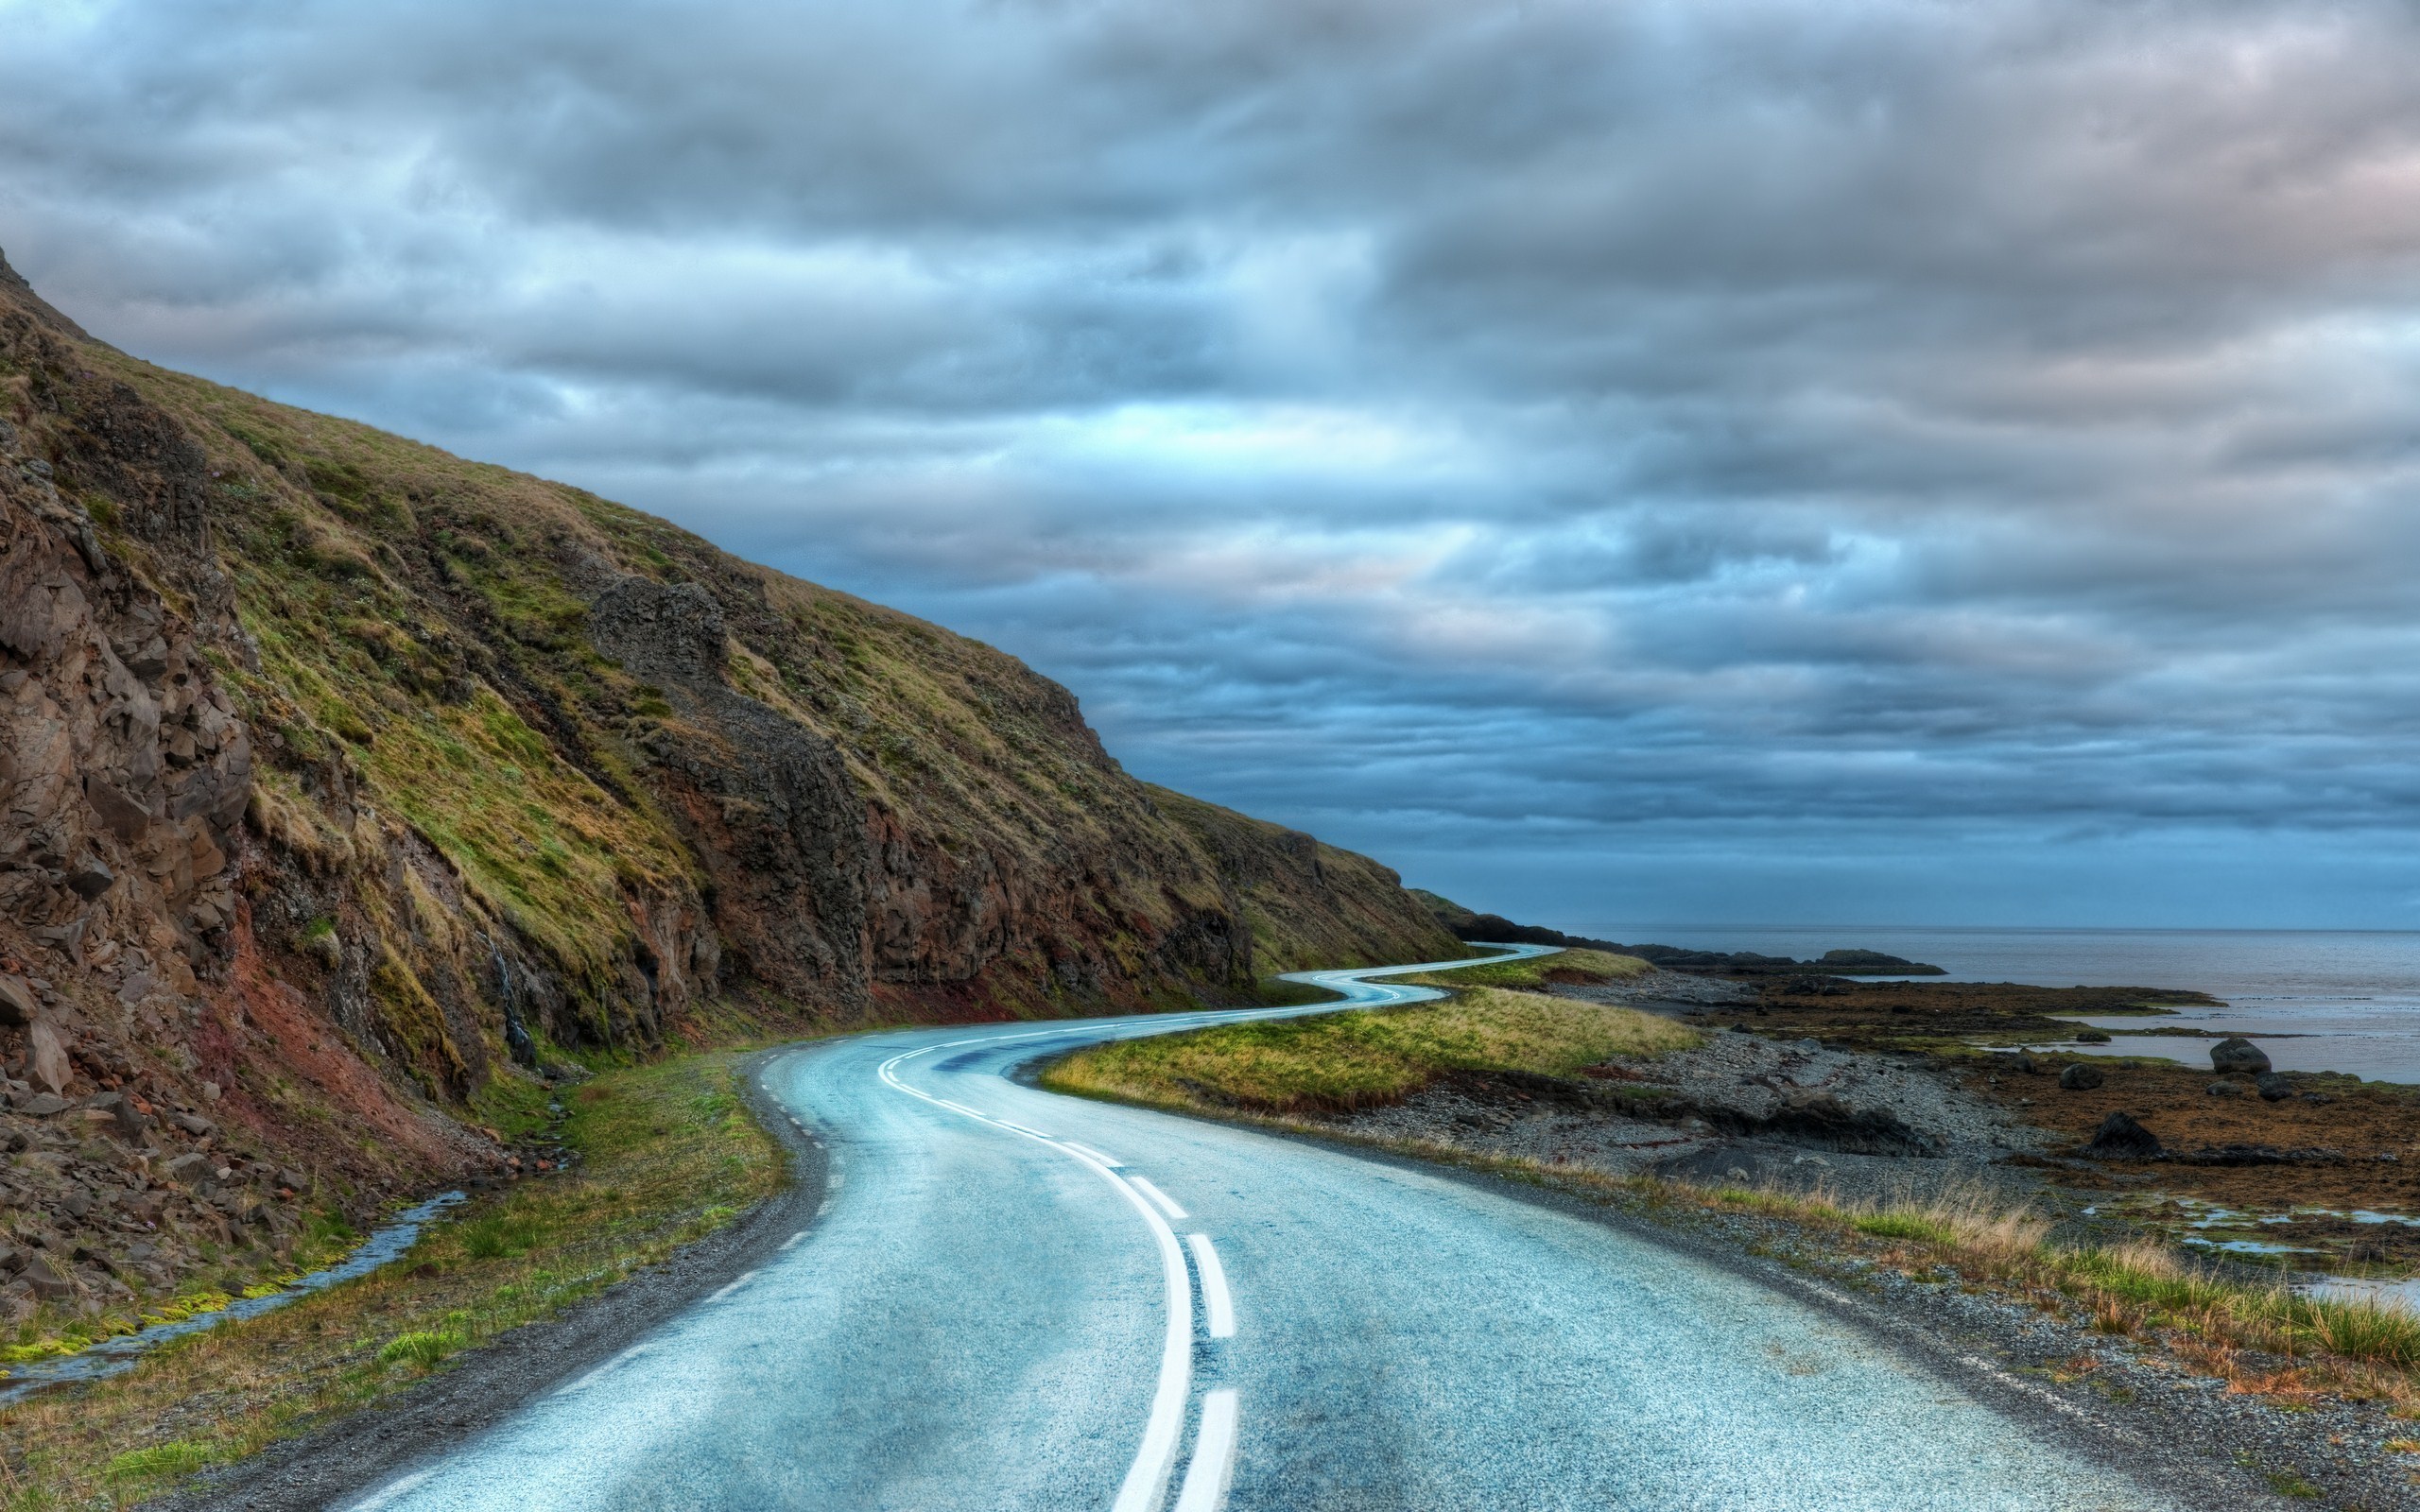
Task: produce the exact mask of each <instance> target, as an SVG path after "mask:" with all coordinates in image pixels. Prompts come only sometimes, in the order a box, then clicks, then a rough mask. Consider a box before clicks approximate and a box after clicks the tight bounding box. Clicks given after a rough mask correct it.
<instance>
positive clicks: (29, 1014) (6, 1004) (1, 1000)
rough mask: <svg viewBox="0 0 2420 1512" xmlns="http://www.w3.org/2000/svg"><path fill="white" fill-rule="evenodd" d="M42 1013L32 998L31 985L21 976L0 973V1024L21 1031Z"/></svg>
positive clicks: (35, 1000) (39, 1004) (38, 1001)
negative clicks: (35, 1016)
mask: <svg viewBox="0 0 2420 1512" xmlns="http://www.w3.org/2000/svg"><path fill="white" fill-rule="evenodd" d="M41 1011H42V1004H41V1001H40V1000H39V999H37V998H36V997H35V996H34V989H33V985H32V984H31V983H29V982H27V981H26V979H25V978H24V977H22V976H10V975H9V974H8V973H7V972H5V971H0V1024H6V1025H7V1026H8V1027H9V1028H11V1029H22V1028H24V1027H25V1026H26V1025H27V1024H29V1023H31V1022H34V1015H35V1014H37V1013H40V1012H41Z"/></svg>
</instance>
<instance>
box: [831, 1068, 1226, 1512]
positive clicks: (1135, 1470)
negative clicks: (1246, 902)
mask: <svg viewBox="0 0 2420 1512" xmlns="http://www.w3.org/2000/svg"><path fill="white" fill-rule="evenodd" d="M1061 1032H1063V1033H1064V1032H1068V1031H1061ZM1079 1032H1080V1031H1079ZM1016 1038H1019V1039H1040V1038H1043V1037H1042V1036H1040V1035H1020V1036H1017V1037H1016ZM947 1048H949V1047H948V1046H946V1045H930V1046H927V1047H925V1049H922V1050H910V1051H906V1052H903V1053H902V1054H899V1055H896V1056H893V1057H890V1059H889V1060H886V1061H884V1062H883V1063H882V1064H881V1066H879V1067H878V1068H876V1070H875V1075H877V1076H878V1077H880V1078H881V1079H882V1080H883V1081H884V1082H886V1083H888V1084H889V1085H890V1086H891V1087H893V1088H895V1089H896V1090H898V1091H903V1092H906V1093H907V1094H908V1096H910V1097H915V1098H921V1099H922V1100H924V1101H925V1102H927V1103H930V1104H932V1105H933V1106H934V1107H936V1108H948V1109H950V1110H951V1111H952V1112H956V1113H960V1114H963V1115H964V1116H966V1117H968V1118H971V1119H974V1120H976V1121H977V1123H982V1124H989V1125H992V1126H993V1127H994V1128H1001V1129H1006V1130H1008V1131H1009V1132H1011V1133H1012V1134H1017V1135H1021V1136H1023V1137H1024V1138H1026V1139H1029V1140H1033V1141H1035V1142H1036V1143H1041V1144H1044V1145H1046V1146H1048V1147H1049V1148H1051V1149H1054V1150H1057V1151H1059V1152H1060V1153H1062V1154H1063V1155H1065V1156H1066V1157H1067V1159H1069V1160H1075V1161H1078V1162H1080V1163H1081V1164H1082V1165H1083V1166H1084V1167H1085V1168H1086V1169H1088V1170H1091V1171H1095V1172H1098V1174H1099V1176H1100V1177H1101V1179H1102V1180H1104V1181H1107V1182H1108V1183H1109V1184H1110V1185H1111V1186H1112V1187H1114V1188H1115V1189H1116V1191H1117V1194H1118V1195H1120V1196H1122V1197H1124V1198H1125V1199H1126V1200H1127V1201H1128V1202H1129V1203H1130V1204H1132V1206H1133V1209H1134V1211H1136V1212H1139V1213H1141V1214H1142V1215H1143V1222H1144V1224H1145V1225H1146V1226H1147V1227H1148V1228H1150V1230H1151V1238H1152V1239H1153V1241H1154V1242H1155V1243H1157V1245H1158V1246H1159V1250H1160V1269H1161V1272H1162V1275H1163V1278H1164V1279H1165V1280H1166V1283H1167V1296H1168V1327H1167V1340H1166V1342H1165V1344H1164V1345H1163V1346H1162V1348H1161V1350H1160V1378H1159V1384H1158V1386H1157V1387H1156V1388H1155V1389H1154V1390H1153V1391H1152V1393H1151V1412H1150V1417H1149V1418H1147V1419H1146V1420H1145V1422H1144V1425H1143V1442H1142V1444H1141V1446H1140V1447H1139V1448H1137V1449H1136V1450H1135V1452H1134V1463H1133V1464H1132V1465H1131V1466H1129V1467H1128V1468H1127V1470H1126V1478H1125V1480H1124V1481H1122V1482H1121V1483H1119V1485H1118V1488H1117V1500H1116V1501H1115V1503H1112V1504H1111V1505H1112V1512H1154V1509H1156V1508H1157V1507H1158V1506H1159V1505H1160V1504H1161V1503H1162V1501H1163V1500H1164V1499H1165V1498H1166V1497H1167V1487H1168V1481H1169V1478H1170V1477H1171V1475H1172V1474H1173V1473H1174V1471H1175V1469H1176V1451H1177V1440H1178V1438H1179V1436H1180V1435H1182V1434H1183V1432H1184V1402H1185V1398H1186V1397H1187V1396H1189V1395H1190V1394H1191V1393H1192V1390H1193V1282H1192V1278H1191V1277H1190V1276H1188V1275H1187V1274H1186V1271H1185V1265H1184V1246H1182V1245H1180V1244H1178V1243H1177V1238H1176V1230H1175V1229H1170V1228H1169V1227H1168V1225H1167V1219H1165V1218H1163V1217H1161V1216H1160V1214H1159V1212H1158V1211H1157V1210H1155V1209H1154V1208H1152V1206H1151V1205H1150V1203H1149V1202H1147V1201H1145V1200H1144V1198H1143V1195H1142V1194H1141V1193H1139V1192H1137V1191H1135V1190H1134V1188H1133V1187H1132V1185H1131V1184H1130V1183H1129V1182H1128V1181H1127V1179H1126V1178H1125V1177H1121V1176H1119V1175H1118V1174H1117V1173H1116V1172H1115V1171H1113V1170H1111V1169H1110V1168H1109V1167H1108V1166H1106V1165H1103V1164H1102V1163H1101V1162H1100V1161H1099V1160H1096V1159H1094V1158H1093V1157H1092V1156H1090V1155H1087V1154H1082V1153H1080V1152H1079V1151H1077V1150H1074V1149H1071V1148H1069V1147H1068V1145H1067V1144H1066V1143H1064V1142H1063V1141H1060V1140H1054V1139H1051V1138H1050V1137H1048V1136H1047V1135H1043V1134H1036V1133H1033V1132H1032V1131H1030V1130H1029V1129H1024V1128H1019V1127H1018V1126H1017V1125H1013V1124H1011V1123H1009V1122H1008V1121H1006V1120H1005V1119H997V1118H994V1117H992V1116H991V1115H990V1114H988V1113H979V1112H977V1111H976V1110H975V1109H974V1108H966V1107H963V1106H961V1105H959V1104H957V1103H953V1102H951V1101H949V1100H948V1099H947V1098H942V1097H936V1096H934V1095H933V1094H932V1093H930V1092H928V1091H924V1090H923V1089H921V1088H916V1087H910V1086H908V1084H907V1083H906V1082H904V1081H902V1080H900V1079H899V1076H898V1071H897V1068H898V1067H899V1065H900V1063H901V1062H903V1061H908V1060H913V1059H916V1058H917V1057H921V1056H926V1055H930V1054H931V1053H932V1052H933V1051H935V1050H943V1049H947ZM1187 1479H1188V1484H1189V1483H1190V1477H1188V1478H1187Z"/></svg>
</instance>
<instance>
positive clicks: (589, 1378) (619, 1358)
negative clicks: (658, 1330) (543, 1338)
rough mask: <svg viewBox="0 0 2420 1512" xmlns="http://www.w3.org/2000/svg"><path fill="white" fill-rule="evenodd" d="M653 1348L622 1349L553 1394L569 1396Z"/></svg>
mask: <svg viewBox="0 0 2420 1512" xmlns="http://www.w3.org/2000/svg"><path fill="white" fill-rule="evenodd" d="M653 1348H655V1346H653V1345H651V1344H633V1345H631V1347H630V1348H629V1349H624V1350H623V1351H622V1352H621V1353H619V1354H617V1355H615V1356H614V1358H612V1359H611V1360H608V1361H606V1362H605V1363H604V1364H603V1365H600V1366H597V1367H596V1369H594V1370H591V1371H590V1372H588V1374H586V1375H584V1376H582V1377H580V1378H579V1380H577V1381H575V1382H573V1383H571V1384H570V1385H567V1386H557V1387H556V1388H555V1390H554V1393H553V1394H554V1395H555V1396H558V1397H563V1396H569V1395H570V1394H571V1393H573V1392H575V1391H578V1390H579V1389H580V1388H581V1387H582V1386H585V1385H587V1384H589V1383H592V1382H594V1381H596V1379H597V1378H598V1377H600V1376H603V1375H604V1374H605V1373H606V1372H608V1371H610V1370H612V1369H613V1368H614V1367H615V1366H619V1365H623V1364H625V1363H627V1362H629V1361H631V1360H633V1359H636V1358H637V1357H638V1356H640V1355H642V1354H645V1353H647V1352H648V1350H649V1349H653Z"/></svg>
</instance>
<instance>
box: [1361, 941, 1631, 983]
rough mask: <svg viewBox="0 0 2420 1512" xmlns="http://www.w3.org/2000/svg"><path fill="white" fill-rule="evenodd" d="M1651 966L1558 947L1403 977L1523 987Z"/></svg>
mask: <svg viewBox="0 0 2420 1512" xmlns="http://www.w3.org/2000/svg"><path fill="white" fill-rule="evenodd" d="M1654 970H1655V968H1654V967H1652V966H1651V965H1649V964H1648V963H1647V962H1645V961H1642V960H1640V959H1639V958H1638V957H1637V956H1635V955H1616V954H1612V953H1610V952H1607V951H1560V952H1558V953H1556V954H1552V955H1528V956H1519V957H1514V958H1512V959H1508V960H1498V961H1483V962H1481V963H1480V964H1478V965H1477V966H1461V967H1456V968H1455V969H1454V970H1452V971H1426V972H1423V973H1422V974H1420V975H1418V976H1409V977H1405V978H1403V980H1405V981H1407V982H1417V983H1421V984H1423V985H1426V986H1429V987H1504V988H1513V989H1514V990H1515V991H1526V990H1535V989H1537V988H1544V987H1546V986H1547V984H1548V983H1551V982H1570V981H1589V982H1620V981H1626V980H1628V979H1629V978H1631V977H1634V976H1644V975H1646V974H1647V973H1648V972H1650V971H1654Z"/></svg>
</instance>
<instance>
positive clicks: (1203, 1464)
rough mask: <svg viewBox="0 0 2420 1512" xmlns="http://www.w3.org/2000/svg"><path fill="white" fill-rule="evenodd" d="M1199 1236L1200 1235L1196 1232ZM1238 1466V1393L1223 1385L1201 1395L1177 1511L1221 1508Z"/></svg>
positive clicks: (1208, 1511)
mask: <svg viewBox="0 0 2420 1512" xmlns="http://www.w3.org/2000/svg"><path fill="white" fill-rule="evenodd" d="M1194 1237H1195V1238H1197V1239H1199V1238H1201V1235H1199V1234H1196V1235H1194ZM1235 1470H1236V1394H1235V1392H1234V1390H1233V1389H1232V1388H1228V1387H1223V1386H1222V1387H1220V1388H1219V1390H1217V1391H1213V1392H1209V1393H1207V1394H1205V1395H1204V1396H1203V1397H1202V1399H1201V1433H1199V1434H1197V1435H1194V1439H1193V1463H1192V1464H1190V1465H1188V1466H1186V1467H1185V1468H1184V1490H1183V1491H1181V1492H1179V1493H1178V1494H1177V1499H1176V1512H1219V1508H1220V1507H1222V1506H1224V1505H1226V1503H1227V1485H1228V1483H1229V1482H1230V1481H1232V1480H1233V1479H1234V1478H1235Z"/></svg>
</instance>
